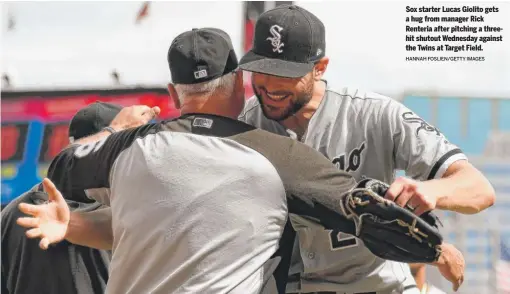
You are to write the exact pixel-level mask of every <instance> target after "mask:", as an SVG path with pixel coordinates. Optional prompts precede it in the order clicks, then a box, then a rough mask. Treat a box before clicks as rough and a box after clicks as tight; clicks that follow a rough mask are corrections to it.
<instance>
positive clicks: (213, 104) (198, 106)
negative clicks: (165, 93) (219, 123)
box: [180, 98, 239, 120]
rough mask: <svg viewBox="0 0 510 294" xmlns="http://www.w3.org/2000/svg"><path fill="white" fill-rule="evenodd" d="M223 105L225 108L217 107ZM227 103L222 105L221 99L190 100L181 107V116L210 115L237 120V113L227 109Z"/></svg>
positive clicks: (229, 108) (230, 108)
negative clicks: (193, 114)
mask: <svg viewBox="0 0 510 294" xmlns="http://www.w3.org/2000/svg"><path fill="white" fill-rule="evenodd" d="M219 105H225V107H218V106H219ZM229 106H230V105H229V104H228V103H223V102H222V101H221V99H220V98H219V99H218V100H215V99H190V100H189V101H186V102H185V103H184V104H183V105H182V106H181V109H180V110H181V115H185V114H189V113H201V114H212V115H217V116H224V117H228V118H231V119H235V120H237V117H238V115H239V113H237V114H236V111H234V110H233V109H232V107H229Z"/></svg>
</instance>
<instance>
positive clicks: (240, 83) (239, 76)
mask: <svg viewBox="0 0 510 294" xmlns="http://www.w3.org/2000/svg"><path fill="white" fill-rule="evenodd" d="M233 74H235V75H236V77H235V81H236V84H235V89H236V90H237V91H243V92H244V79H243V71H242V70H241V69H237V70H236V71H235V72H233Z"/></svg>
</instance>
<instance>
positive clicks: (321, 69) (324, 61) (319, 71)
mask: <svg viewBox="0 0 510 294" xmlns="http://www.w3.org/2000/svg"><path fill="white" fill-rule="evenodd" d="M328 64H329V58H328V57H323V58H321V59H320V60H319V61H318V62H317V63H316V64H315V66H314V67H313V78H314V80H316V81H320V80H321V79H322V77H323V76H324V73H325V72H326V69H327V68H328Z"/></svg>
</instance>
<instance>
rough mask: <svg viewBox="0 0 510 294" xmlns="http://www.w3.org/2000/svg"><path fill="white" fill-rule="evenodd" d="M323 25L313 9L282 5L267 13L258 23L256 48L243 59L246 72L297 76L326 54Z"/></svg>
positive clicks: (309, 68) (308, 70) (254, 41)
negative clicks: (313, 12) (310, 10)
mask: <svg viewBox="0 0 510 294" xmlns="http://www.w3.org/2000/svg"><path fill="white" fill-rule="evenodd" d="M325 35H326V32H325V28H324V24H323V23H322V22H321V21H320V20H319V19H318V18H317V17H316V16H315V15H313V14H312V13H311V12H309V11H307V10H305V9H303V8H301V7H299V6H296V5H282V6H278V7H276V8H274V9H272V10H268V11H266V12H264V13H263V14H262V15H261V16H260V17H259V19H258V20H257V23H256V24H255V37H254V40H253V48H252V49H251V50H250V51H249V52H248V53H246V55H245V56H244V57H243V58H241V61H240V64H239V67H240V68H241V69H243V70H246V71H251V72H257V73H263V74H269V75H275V76H280V77H289V78H298V77H302V76H304V75H306V74H307V73H309V72H311V71H312V68H313V66H314V64H315V63H316V62H317V61H319V60H320V59H321V58H322V57H324V55H325V51H326V36H325Z"/></svg>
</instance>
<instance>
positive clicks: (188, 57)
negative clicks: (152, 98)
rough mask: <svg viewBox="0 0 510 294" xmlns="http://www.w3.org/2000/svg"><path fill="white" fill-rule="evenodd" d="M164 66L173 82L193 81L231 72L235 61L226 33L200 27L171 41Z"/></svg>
mask: <svg viewBox="0 0 510 294" xmlns="http://www.w3.org/2000/svg"><path fill="white" fill-rule="evenodd" d="M168 65H169V66H170V73H171V75H172V82H173V83H174V84H197V83H202V82H206V81H210V80H214V79H216V78H219V77H221V76H223V75H225V74H228V73H231V72H233V71H234V70H236V69H237V67H238V62H237V56H236V54H235V51H234V47H233V46H232V41H231V40H230V37H229V35H228V34H227V33H225V32H224V31H222V30H220V29H216V28H202V29H192V30H191V31H187V32H184V33H182V34H180V35H179V36H177V37H176V38H175V39H174V40H173V41H172V44H171V45H170V48H169V49H168Z"/></svg>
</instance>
